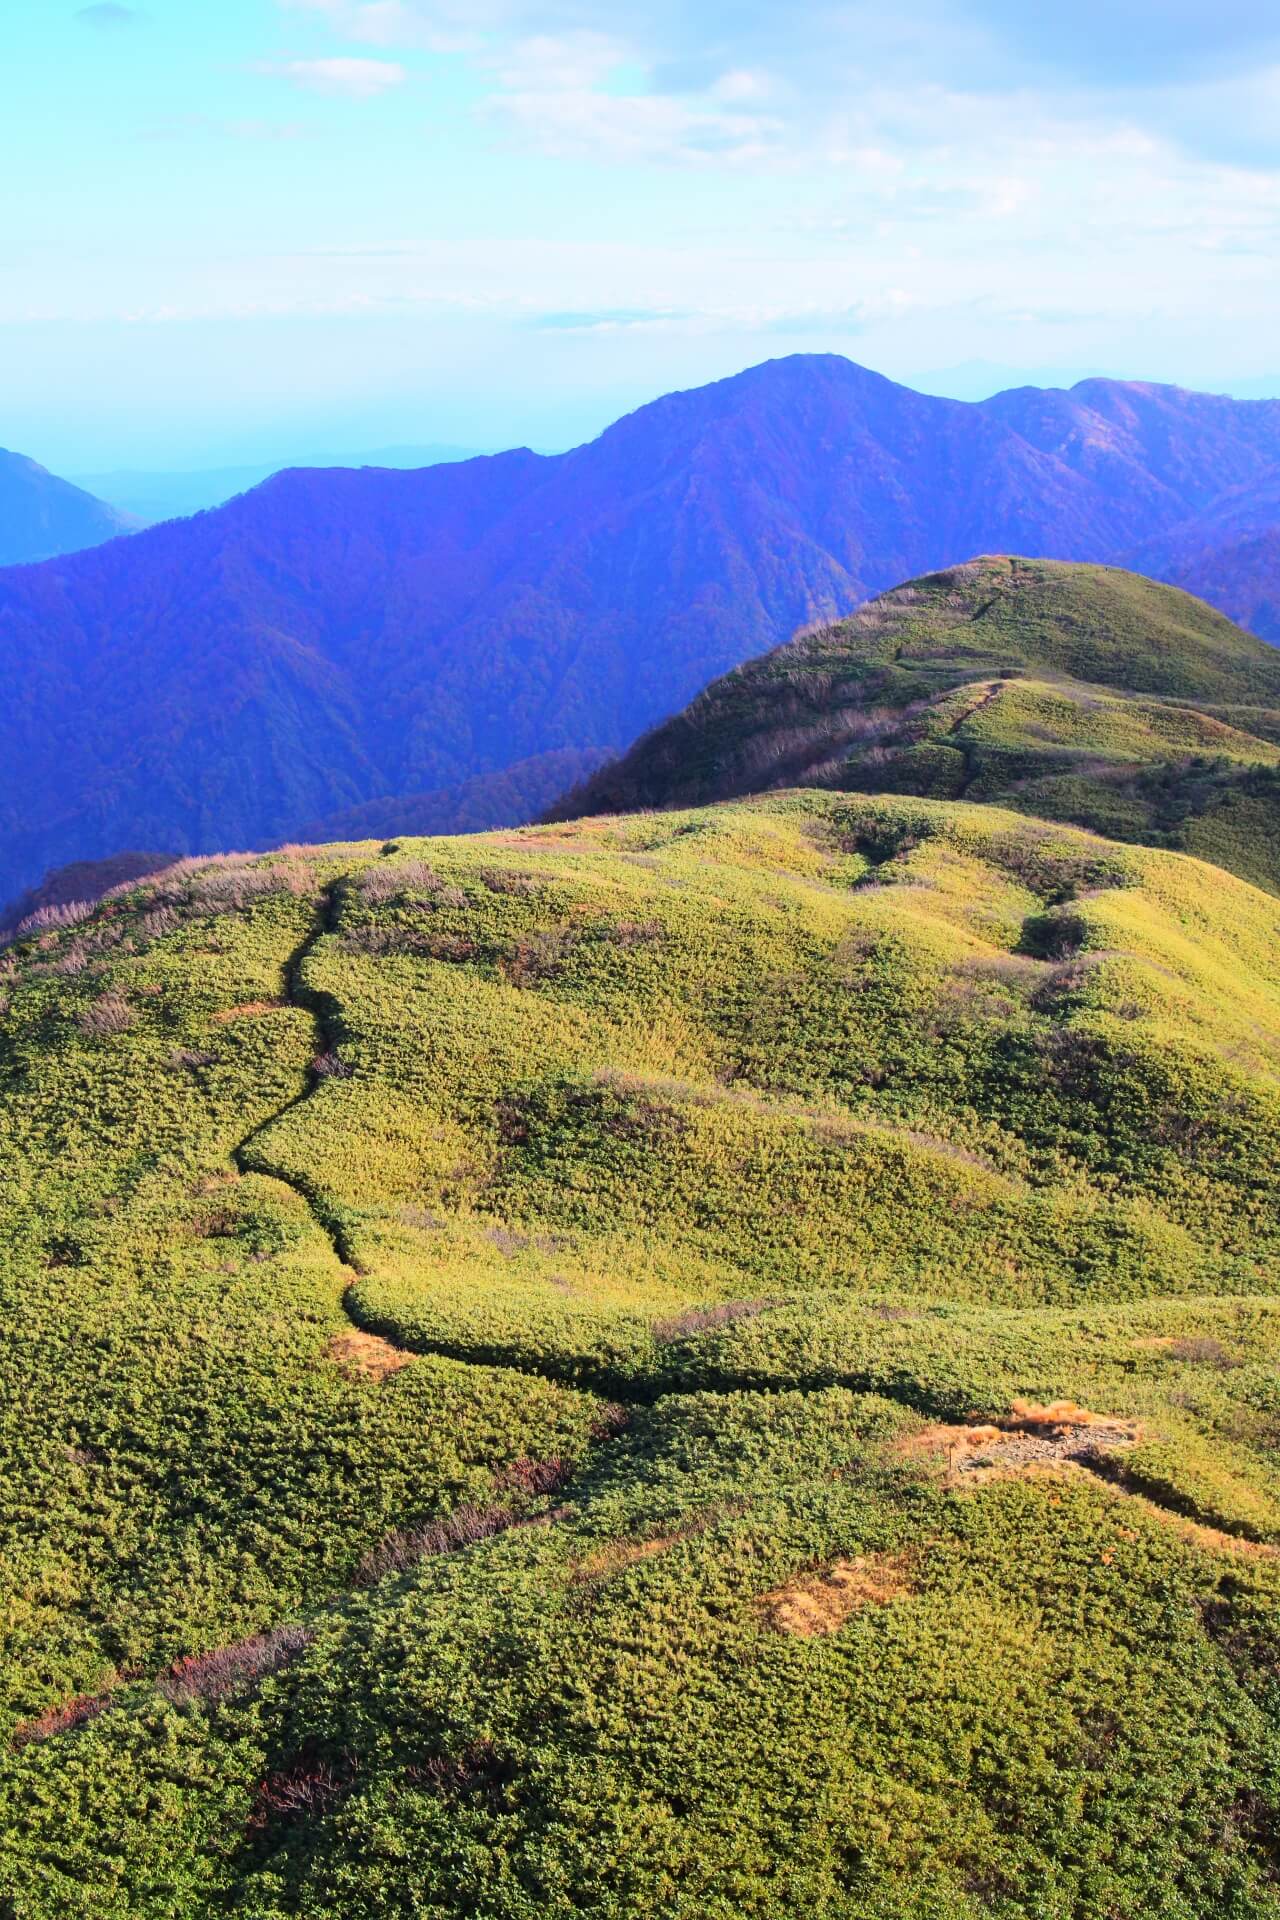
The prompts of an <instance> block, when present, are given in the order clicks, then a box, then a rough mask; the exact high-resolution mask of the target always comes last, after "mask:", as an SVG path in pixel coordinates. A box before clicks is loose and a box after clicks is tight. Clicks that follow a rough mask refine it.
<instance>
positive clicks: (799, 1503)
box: [0, 690, 1280, 1920]
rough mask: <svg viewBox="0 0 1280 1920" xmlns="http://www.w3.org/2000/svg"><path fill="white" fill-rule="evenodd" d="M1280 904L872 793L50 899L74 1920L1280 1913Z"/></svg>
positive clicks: (18, 1153) (48, 1892)
mask: <svg viewBox="0 0 1280 1920" xmlns="http://www.w3.org/2000/svg"><path fill="white" fill-rule="evenodd" d="M1023 691H1025V690H1023ZM1241 698H1242V699H1243V692H1242V693H1241ZM1150 707H1151V712H1150V715H1144V714H1143V713H1140V712H1137V711H1136V710H1134V711H1130V710H1129V708H1128V707H1126V706H1125V705H1124V703H1117V711H1116V712H1115V714H1114V715H1109V716H1108V717H1107V721H1106V724H1107V725H1108V726H1110V727H1112V728H1114V729H1115V730H1116V733H1117V737H1118V736H1119V735H1121V734H1123V735H1124V737H1125V739H1126V740H1129V741H1131V740H1132V739H1133V738H1134V737H1135V730H1136V734H1137V736H1139V737H1145V731H1147V730H1149V731H1151V732H1155V731H1157V730H1158V729H1159V727H1160V726H1161V725H1164V724H1165V721H1164V718H1163V710H1162V709H1161V707H1160V706H1159V703H1150ZM1072 724H1073V720H1072V713H1071V711H1070V709H1069V708H1068V710H1067V711H1066V712H1065V713H1064V714H1063V715H1062V716H1061V717H1060V722H1059V725H1060V731H1062V732H1064V733H1065V732H1068V731H1069V729H1070V727H1071V725H1072ZM1168 724H1169V725H1171V726H1173V725H1180V724H1181V723H1180V722H1175V721H1172V720H1171V721H1169V722H1168ZM1223 731H1224V733H1225V732H1226V731H1227V728H1226V727H1225V726H1224V728H1223ZM1278 937H1280V903H1277V901H1276V900H1275V899H1274V898H1273V897H1272V896H1271V895H1270V894H1268V893H1265V892H1263V891H1260V890H1258V889H1256V888H1254V887H1252V886H1250V885H1248V884H1247V883H1245V882H1244V881H1241V880H1238V879H1235V878H1233V877H1232V876H1231V875H1229V874H1226V873H1223V872H1221V871H1219V870H1217V869H1216V868H1213V867H1210V866H1207V865H1203V864H1201V863H1200V862H1199V861H1197V860H1194V859H1189V858H1187V857H1185V856H1183V855H1180V854H1177V853H1170V852H1165V851H1160V850H1152V849H1148V848H1142V847H1136V846H1132V845H1123V844H1119V843H1117V842H1115V841H1109V840H1102V839H1099V838H1096V837H1094V836H1093V835H1091V834H1089V833H1085V832H1082V831H1080V830H1078V829H1076V828H1074V827H1070V826H1065V825H1056V824H1052V823H1046V822H1042V821H1034V820H1030V819H1028V818H1026V817H1025V816H1023V815H1020V814H1018V813H1013V812H1010V811H1008V810H1005V809H1001V808H998V807H994V806H980V805H970V804H964V803H957V802H954V801H947V800H934V799H926V798H915V797H910V796H907V797H903V796H892V795H891V796H880V797H870V798H869V797H867V796H848V795H845V794H842V793H836V792H820V791H809V792H804V793H781V794H776V795H770V796H768V797H765V798H761V799H754V800H749V801H744V802H739V803H736V804H732V805H726V806H717V807H708V808H705V809H701V810H695V811H690V812H684V813H664V814H658V815H640V816H633V817H626V818H621V819H600V820H589V821H582V822H576V823H573V824H570V825H566V826H561V827H551V828H543V829H525V830H521V831H515V832H509V833H500V834H491V835H488V836H484V837H482V838H475V839H459V840H452V841H446V840H441V841H429V842H428V841H421V842H407V843H389V844H388V845H386V846H384V847H382V848H378V847H377V846H372V845H367V844H366V845H353V846H347V847H341V846H339V847H326V848H322V849H301V850H300V849H294V850H289V851H286V852H284V853H281V854H278V855H274V856H269V857H267V858H264V859H257V860H254V859H247V858H246V859H225V860H220V861H214V862H207V863H203V864H199V863H183V864H181V865H179V866H178V867H175V868H171V869H169V870H167V871H166V872H163V873H161V874H158V875H155V876H152V877H150V878H147V879H144V880H142V881H140V882H138V883H136V884H132V885H130V886H128V887H125V888H121V889H117V890H116V892H115V894H114V895H113V896H111V897H109V898H108V899H107V900H106V901H105V902H104V903H103V904H102V905H101V906H100V907H99V908H98V909H97V911H96V912H95V913H94V914H92V915H91V916H89V917H86V918H83V919H79V920H77V921H76V922H75V923H74V924H69V925H65V926H56V927H48V928H46V929H44V930H38V931H36V932H33V933H32V934H31V935H29V936H28V937H26V938H25V939H24V940H23V941H22V942H20V943H19V945H18V946H17V947H16V948H14V949H12V950H11V954H10V956H9V968H8V972H9V977H8V979H7V981H6V982H5V992H6V994H7V1005H6V1007H5V1010H4V1013H3V1017H2V1019H0V1126H2V1127H3V1131H4V1142H3V1166H4V1169H5V1184H4V1189H3V1215H2V1217H0V1230H2V1243H0V1244H2V1250H3V1269H2V1284H3V1288H4V1298H5V1308H6V1311H5V1314H4V1317H3V1335H2V1339H0V1376H2V1378H3V1382H4V1388H5V1392H4V1401H3V1404H4V1409H5V1410H4V1413H3V1416H2V1426H0V1435H2V1439H3V1446H4V1451H5V1459H4V1468H5V1471H4V1474H3V1477H2V1478H0V1530H2V1531H0V1539H2V1541H3V1550H2V1551H3V1557H2V1562H0V1566H2V1578H3V1583H4V1584H3V1589H2V1597H0V1617H3V1619H4V1622H5V1627H6V1634H5V1645H6V1654H5V1664H4V1669H3V1685H4V1695H3V1700H4V1711H5V1714H6V1729H7V1730H8V1732H9V1735H10V1740H9V1747H8V1751H7V1753H6V1755H5V1757H4V1760H3V1763H2V1764H0V1889H3V1894H2V1895H0V1900H2V1899H3V1898H4V1897H7V1898H8V1900H9V1903H10V1907H9V1910H11V1911H12V1913H13V1914H14V1916H15V1920H55V1916H56V1920H62V1916H68V1917H69V1920H126V1916H127V1920H160V1917H161V1916H164V1920H171V1917H172V1916H178V1917H179V1920H186V1917H187V1916H191V1920H195V1916H204V1915H208V1914H220V1913H222V1914H228V1915H239V1916H245V1917H246V1920H247V1917H249V1916H252V1917H253V1920H283V1917H284V1916H294V1915H297V1916H303V1915H305V1916H308V1917H309V1920H319V1917H320V1916H325V1917H326V1920H340V1917H341V1920H346V1917H347V1916H351V1915H355V1914H360V1915H373V1916H409V1915H415V1916H416V1915H431V1916H449V1915H459V1916H461V1915H464V1914H465V1915H480V1916H484V1917H486V1920H514V1917H516V1916H519V1917H520V1920H524V1917H525V1916H529V1920H532V1917H533V1916H535V1915H537V1916H543V1915H551V1916H565V1917H566V1920H567V1917H568V1916H570V1915H574V1914H579V1913H591V1914H598V1915H602V1916H612V1917H614V1920H623V1917H624V1916H626V1917H627V1920H631V1917H632V1916H641V1915H643V1916H645V1920H659V1917H660V1920H668V1917H670V1920H677V1917H679V1920H684V1917H685V1916H687V1917H688V1920H693V1917H694V1916H697V1920H738V1917H739V1916H751V1917H752V1920H784V1917H789V1916H791V1915H794V1914H795V1913H796V1912H797V1911H803V1910H806V1909H809V1910H812V1911H813V1912H814V1913H815V1914H818V1915H821V1916H823V1917H824V1920H826V1917H827V1916H830V1920H986V1916H990V1915H994V1916H997V1917H998V1920H1014V1917H1015V1916H1016V1917H1017V1920H1022V1917H1023V1916H1037V1920H1039V1917H1041V1916H1051V1917H1052V1920H1110V1916H1114V1915H1118V1914H1123V1915H1126V1916H1127V1915H1130V1914H1133V1915H1137V1914H1142V1915H1144V1916H1145V1915H1155V1916H1159V1920H1200V1917H1201V1916H1204V1917H1205V1920H1207V1916H1210V1915H1214V1916H1217V1915H1232V1916H1236V1917H1237V1920H1255V1916H1256V1917H1257V1920H1263V1917H1265V1916H1272V1920H1275V1917H1276V1916H1280V1838H1278V1837H1277V1836H1278V1835H1280V1824H1278V1823H1280V1610H1278V1606H1277V1603H1278V1601H1280V1477H1278V1470H1280V1390H1278V1389H1277V1385H1276V1379H1277V1372H1276V1362H1277V1359H1278V1358H1280V1208H1278V1206H1277V1202H1278V1201H1280V1068H1278V1067H1277V1061H1280V982H1278V981H1277V979H1276V970H1275V965H1274V956H1275V953H1276V950H1277V939H1278Z"/></svg>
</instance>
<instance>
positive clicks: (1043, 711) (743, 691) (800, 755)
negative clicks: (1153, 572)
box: [555, 557, 1280, 892]
mask: <svg viewBox="0 0 1280 1920" xmlns="http://www.w3.org/2000/svg"><path fill="white" fill-rule="evenodd" d="M1278 741H1280V653H1277V651H1276V650H1275V649H1274V648H1272V647H1268V646H1266V645H1264V644H1263V643H1262V642H1261V641H1259V640H1256V639H1254V638H1253V637H1252V635H1250V634H1247V633H1244V632H1242V631H1241V630H1240V629H1239V628H1238V627H1234V626H1232V624H1231V622H1230V621H1229V620H1227V619H1225V618H1224V617H1223V615H1221V614H1219V613H1215V612H1213V611H1212V609H1211V608H1209V607H1207V606H1205V605H1204V604H1203V602H1201V601H1198V600H1193V599H1192V598H1191V597H1190V596H1189V595H1187V594H1184V593H1181V592H1179V591H1178V590H1177V589H1175V588H1173V587H1167V586H1161V585H1158V584H1157V583H1156V582H1155V581H1152V580H1144V579H1141V578H1140V577H1139V576H1137V575H1135V574H1128V573H1123V572H1120V571H1119V570H1117V569H1115V568H1110V567H1096V566H1082V565H1072V564H1066V563H1061V562H1054V561H1047V560H1035V561H1031V560H1019V559H1009V558H1004V557H1000V558H995V559H983V560H976V561H973V562H971V563H970V564H969V565H967V566H963V567H955V568H952V569H951V570H950V571H949V572H946V573H938V574H931V575H929V576H928V577H927V578H925V579H922V580H916V581H912V582H910V583H909V584H908V585H907V586H904V587H898V588H895V589H894V591H893V592H891V593H887V594H883V595H882V596H881V597H880V598H879V599H878V600H873V601H872V602H871V603H870V604H869V605H868V606H865V607H863V608H861V609H860V610H859V612H857V613H856V614H854V615H853V617H852V618H851V619H848V620H842V621H839V622H838V623H836V624H835V625H834V626H829V627H824V628H822V629H820V630H818V631H816V632H814V633H811V634H807V635H802V636H801V637H800V638H799V639H798V640H795V641H793V642H791V644H790V645H788V646H785V647H780V648H779V649H777V651H776V652H774V653H769V654H765V655H764V656H763V657H762V658H760V659H758V660H755V661H752V662H750V663H749V664H748V665H747V666H744V667H740V668H738V669H737V671H736V672H734V673H731V674H728V675H726V676H725V678H724V679H722V680H718V681H715V682H714V683H713V684H712V685H711V686H710V687H708V688H707V689H706V690H705V692H703V693H702V694H700V695H699V697H698V698H697V699H696V700H695V701H694V702H693V704H692V705H691V706H690V707H688V708H687V709H686V710H685V712H684V713H682V714H679V715H677V717H676V718H675V719H674V720H671V721H668V722H667V723H666V725H664V726H661V727H659V728H657V730H656V731H655V732H653V733H651V734H649V735H648V736H647V737H646V738H645V739H643V740H641V741H640V742H639V743H638V744H637V745H636V746H635V747H633V748H632V750H631V752H630V753H628V754H627V755H625V756H624V758H623V759H622V760H621V761H619V762H618V763H617V764H616V765H614V766H612V767H608V768H606V769H605V770H604V771H603V772H602V773H600V774H598V775H596V776H595V777H594V778H593V779H591V780H588V781H587V782H586V783H585V784H584V785H583V786H582V787H580V788H578V789H577V790H576V791H575V792H574V793H573V794H571V795H569V796H568V797H567V798H566V799H565V800H564V801H562V802H561V803H560V804H559V806H558V807H557V808H556V809H555V817H558V818H564V817H571V816H572V815H573V814H575V813H592V812H605V811H608V812H614V811H624V810H630V809H633V808H636V807H653V806H688V805H693V804H699V803H704V802H706V801H708V800H718V799H725V798H728V797H731V796H733V795H738V794H743V793H750V792H755V791H759V790H761V789H765V788H770V787H784V786H792V785H804V786H822V787H835V788H841V789H846V790H855V791H858V792H872V793H881V792H884V793H918V794H924V795H929V796H932V797H934V798H938V799H960V798H965V799H970V800H984V801H995V802H996V803H998V804H999V805H1001V806H1009V807H1016V808H1017V809H1019V810H1020V811H1022V812H1025V813H1029V814H1035V815H1037V816H1038V817H1041V818H1048V819H1056V820H1066V821H1073V822H1075V823H1077V824H1078V825H1081V826H1086V827H1090V828H1092V829H1093V830H1094V831H1095V832H1098V833H1105V834H1108V835H1110V836H1112V837H1113V838H1116V839H1121V840H1130V841H1138V842H1144V843H1146V844H1147V845H1151V846H1163V847H1172V848H1177V849H1179V850H1181V851H1184V852H1188V853H1194V854H1197V855H1198V856H1199V857H1200V858H1202V859H1207V860H1212V861H1213V862H1214V863H1215V864H1216V865H1219V866H1224V867H1226V868H1227V869H1228V870H1229V871H1231V872H1233V873H1238V874H1240V875H1241V876H1242V877H1243V878H1244V879H1247V880H1252V881H1253V882H1254V884H1255V885H1256V886H1263V887H1267V888H1268V889H1269V890H1270V891H1272V892H1280V851H1278V849H1280V749H1278V746H1277V742H1278Z"/></svg>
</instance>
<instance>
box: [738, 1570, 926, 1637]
mask: <svg viewBox="0 0 1280 1920" xmlns="http://www.w3.org/2000/svg"><path fill="white" fill-rule="evenodd" d="M911 1573H912V1563H911V1556H910V1555H909V1554H905V1553H879V1554H859V1555H858V1557H857V1559H855V1560H836V1561H833V1562H832V1564H831V1566H829V1567H822V1568H819V1569H818V1570H817V1571H816V1572H814V1573H805V1574H800V1575H798V1576H797V1578H796V1579H794V1580H791V1581H789V1582H788V1583H787V1585H786V1586H785V1587H775V1588H774V1590H773V1592H772V1593H763V1594H761V1596H760V1598H759V1600H758V1602H757V1605H758V1606H759V1607H760V1609H761V1611H762V1612H763V1614H764V1617H765V1619H766V1620H767V1621H768V1623H769V1625H770V1626H771V1627H772V1628H774V1630H775V1632H777V1633H790V1634H798V1635H800V1637H801V1638H803V1639H806V1640H808V1639H812V1638H814V1636H815V1635H819V1634H826V1633H835V1632H836V1630H837V1629H838V1628H839V1627H842V1626H843V1625H844V1623H845V1621H846V1620H848V1619H849V1618H850V1616H851V1615H852V1614H855V1613H860V1612H862V1610H863V1609H864V1608H866V1607H884V1606H888V1605H889V1603H890V1602H891V1601H893V1600H900V1599H902V1598H903V1597H904V1596H905V1595H907V1594H909V1593H912V1592H913V1591H914V1586H913V1583H912V1578H911Z"/></svg>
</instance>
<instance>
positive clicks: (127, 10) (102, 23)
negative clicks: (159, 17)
mask: <svg viewBox="0 0 1280 1920" xmlns="http://www.w3.org/2000/svg"><path fill="white" fill-rule="evenodd" d="M146 17H147V16H146V14H145V13H143V11H142V9H141V8H140V7H122V6H117V5H116V4H115V0H103V4H102V5H101V6H96V7H81V8H80V9H79V11H78V12H77V14H76V19H77V20H78V21H79V22H80V24H81V26H84V27H96V28H97V29H98V30H99V31H100V32H107V33H110V32H112V31H114V30H115V29H116V28H118V27H138V26H141V25H142V22H143V21H144V20H145V19H146Z"/></svg>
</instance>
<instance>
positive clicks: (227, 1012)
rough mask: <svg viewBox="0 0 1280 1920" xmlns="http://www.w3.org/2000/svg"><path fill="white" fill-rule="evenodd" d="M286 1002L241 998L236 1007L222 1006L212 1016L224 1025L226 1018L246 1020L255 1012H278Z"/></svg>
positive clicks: (286, 1004) (285, 1005)
mask: <svg viewBox="0 0 1280 1920" xmlns="http://www.w3.org/2000/svg"><path fill="white" fill-rule="evenodd" d="M288 1004H289V1002H288V1001H287V1000H242V1001H241V1002H240V1005H239V1006H238V1007H223V1008H222V1010H221V1012H220V1013H215V1014H214V1016H213V1017H214V1019H215V1020H216V1021H218V1023H219V1024H220V1025H222V1026H225V1025H226V1023H227V1021H228V1020H247V1019H249V1018H250V1017H251V1016H252V1015H253V1014H255V1013H279V1012H280V1011H281V1009H282V1008H284V1007H287V1006H288Z"/></svg>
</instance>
